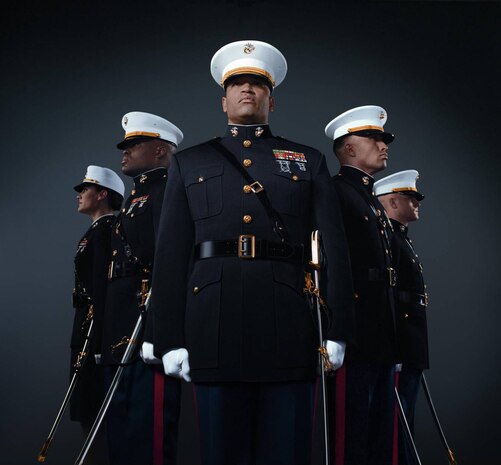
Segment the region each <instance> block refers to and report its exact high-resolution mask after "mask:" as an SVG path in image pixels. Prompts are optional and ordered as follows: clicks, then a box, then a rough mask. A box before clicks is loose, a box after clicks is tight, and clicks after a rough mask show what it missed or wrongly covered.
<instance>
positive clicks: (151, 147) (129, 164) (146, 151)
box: [122, 139, 158, 177]
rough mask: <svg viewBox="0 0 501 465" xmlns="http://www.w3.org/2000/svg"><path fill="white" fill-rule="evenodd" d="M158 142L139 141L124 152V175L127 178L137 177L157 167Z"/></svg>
mask: <svg viewBox="0 0 501 465" xmlns="http://www.w3.org/2000/svg"><path fill="white" fill-rule="evenodd" d="M157 146H158V144H157V141H155V140H144V139H143V140H139V141H138V142H136V143H134V140H131V141H130V145H128V146H127V147H126V148H124V149H123V150H122V173H123V174H125V175H127V176H132V177H134V176H137V175H138V174H141V173H144V172H145V171H148V170H151V169H153V168H156V167H157Z"/></svg>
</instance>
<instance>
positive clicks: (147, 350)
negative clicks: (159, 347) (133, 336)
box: [140, 341, 162, 365]
mask: <svg viewBox="0 0 501 465" xmlns="http://www.w3.org/2000/svg"><path fill="white" fill-rule="evenodd" d="M140 354H141V358H142V359H143V362H144V363H147V364H149V365H158V364H160V363H162V360H160V359H159V358H156V357H155V355H154V351H153V344H152V343H151V342H146V341H144V342H143V345H142V346H141V351H140Z"/></svg>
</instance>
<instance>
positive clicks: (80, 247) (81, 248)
mask: <svg viewBox="0 0 501 465" xmlns="http://www.w3.org/2000/svg"><path fill="white" fill-rule="evenodd" d="M88 243H89V241H88V240H87V238H86V237H84V238H83V239H82V240H81V241H80V242H79V243H78V247H77V253H82V252H83V251H84V250H85V248H86V247H87V244H88Z"/></svg>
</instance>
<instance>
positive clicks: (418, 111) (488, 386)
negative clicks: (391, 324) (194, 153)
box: [0, 0, 501, 465]
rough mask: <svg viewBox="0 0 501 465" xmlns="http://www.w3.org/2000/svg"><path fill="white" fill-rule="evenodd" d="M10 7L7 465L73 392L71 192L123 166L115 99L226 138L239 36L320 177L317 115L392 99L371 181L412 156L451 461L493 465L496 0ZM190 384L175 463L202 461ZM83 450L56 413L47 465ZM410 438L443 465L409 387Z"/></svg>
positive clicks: (6, 63)
mask: <svg viewBox="0 0 501 465" xmlns="http://www.w3.org/2000/svg"><path fill="white" fill-rule="evenodd" d="M3 13H4V14H3V22H2V30H1V31H0V34H1V50H0V51H1V55H0V57H1V63H2V71H1V82H2V86H1V88H0V94H1V102H2V109H1V115H0V118H1V119H0V128H1V130H2V134H3V140H2V147H1V160H2V165H1V166H2V169H1V171H0V185H1V186H2V200H1V202H0V217H1V218H2V226H1V228H0V234H1V240H0V244H1V252H0V253H1V256H0V258H1V262H2V267H1V279H0V286H1V296H2V303H3V305H2V308H3V311H2V321H3V323H2V334H1V336H0V344H1V354H2V374H3V377H2V384H1V388H0V399H1V403H2V414H1V420H0V422H1V423H0V426H1V431H0V451H1V453H0V463H2V464H9V465H16V464H28V463H35V457H36V455H37V453H38V451H39V448H40V446H41V445H42V443H43V441H44V439H45V437H46V435H47V433H48V430H49V427H50V425H51V424H52V421H53V418H54V416H55V413H56V411H57V408H58V406H59V403H60V401H61V400H62V397H63V394H64V392H65V389H66V383H67V379H68V364H69V348H68V345H69V338H70V328H71V325H72V318H73V315H72V309H71V302H70V295H71V289H72V280H73V276H72V275H73V256H74V253H75V250H76V244H77V242H78V240H79V239H80V237H81V235H82V234H83V233H84V231H85V230H86V228H87V227H88V225H89V224H90V220H89V218H87V217H85V216H83V215H79V214H78V213H77V211H76V201H75V193H74V192H73V190H72V187H73V186H74V185H75V184H76V183H77V182H79V181H80V180H81V178H82V177H83V175H84V173H85V169H86V167H87V165H89V164H98V165H102V166H108V167H111V168H114V169H116V170H119V166H120V153H119V151H118V150H117V149H116V148H115V144H116V142H118V141H119V140H120V139H121V137H122V136H123V131H122V128H121V124H120V121H121V117H122V115H123V114H124V113H126V112H128V111H133V110H141V111H147V112H152V113H157V114H159V115H162V116H164V117H166V118H167V119H169V120H171V121H172V122H174V123H175V124H176V125H178V126H179V127H180V128H181V129H182V130H183V132H184V134H185V140H184V142H183V144H182V146H183V147H187V146H190V145H192V144H196V143H199V142H201V141H204V140H206V139H208V138H210V137H213V136H215V135H219V134H221V132H222V131H223V129H224V126H225V117H224V114H223V113H222V112H221V110H220V103H219V102H220V97H221V95H222V93H221V90H220V89H219V87H218V86H217V85H216V84H215V83H214V82H213V80H212V78H211V76H210V73H209V63H210V59H211V57H212V55H213V53H214V52H215V51H216V50H217V49H218V48H219V47H221V46H223V45H224V44H226V43H228V42H231V41H234V40H241V39H256V40H264V41H268V42H270V43H272V44H273V45H275V46H276V47H278V48H279V49H280V50H281V51H282V52H283V53H284V55H285V56H286V58H287V61H288V65H289V72H288V75H287V78H286V80H285V81H284V83H283V84H282V85H281V86H280V87H279V88H278V89H277V90H276V100H277V107H276V111H275V113H274V114H272V117H271V125H272V129H273V131H274V132H275V133H276V134H278V135H283V136H285V137H288V138H290V139H292V140H296V141H299V142H302V143H305V144H309V145H313V146H315V147H317V148H319V149H320V150H322V151H323V152H324V153H326V155H327V156H328V158H329V164H330V168H331V171H332V173H335V172H336V171H337V162H336V161H335V159H334V158H333V156H332V152H331V142H330V141H329V140H328V139H327V138H326V137H325V136H324V133H323V129H324V127H325V125H326V123H328V122H329V121H330V120H331V119H332V118H334V117H335V116H336V115H338V114H339V113H341V112H343V111H345V110H347V109H349V108H352V107H354V106H358V105H365V104H378V105H381V106H383V107H384V108H385V109H386V110H387V111H388V114H389V118H388V123H387V125H386V128H387V129H388V130H390V131H393V132H394V133H395V134H396V136H397V137H396V140H395V142H394V143H393V144H392V145H391V147H390V162H389V168H388V169H387V171H386V172H385V173H384V174H390V173H393V172H395V171H398V170H402V169H410V168H414V169H417V170H418V171H419V172H420V175H421V178H420V180H419V188H420V189H421V190H422V191H423V192H424V193H425V194H426V199H425V200H424V202H423V205H422V212H421V216H422V219H421V220H420V222H419V223H417V224H413V225H412V227H411V235H412V237H413V239H414V243H415V245H416V247H417V249H418V251H419V253H420V257H421V258H422V261H423V262H424V266H425V277H426V280H427V282H428V288H429V292H430V295H431V304H430V307H429V314H428V316H429V330H430V344H431V345H430V351H431V362H432V369H431V370H430V371H429V372H428V374H427V375H428V381H429V384H430V387H431V389H432V392H433V394H434V397H435V402H436V404H437V407H438V411H439V414H440V416H441V419H442V423H443V426H444V428H445V431H446V433H447V435H448V439H449V442H450V444H451V446H452V448H453V450H454V451H455V453H456V455H457V458H458V461H459V463H460V464H461V465H468V464H470V465H474V464H475V465H476V464H482V465H488V464H493V463H495V459H496V452H497V446H498V445H499V444H498V443H499V440H500V439H501V437H500V436H501V435H500V427H499V425H498V418H499V415H500V408H499V404H500V402H499V399H498V395H499V393H500V389H501V379H500V378H501V377H500V369H499V361H498V356H499V352H500V351H499V348H498V346H499V345H498V342H497V340H496V339H497V338H496V336H497V333H498V330H499V329H498V328H499V326H500V323H501V318H500V313H501V312H500V308H499V301H500V297H501V295H500V287H501V286H500V285H499V267H500V259H501V257H500V252H499V247H498V229H499V226H500V220H499V205H498V204H499V198H500V193H501V192H500V182H499V176H500V174H499V168H500V163H499V156H500V153H499V126H500V119H499V111H500V91H499V85H500V73H499V64H500V63H499V53H500V47H499V45H500V43H499V19H500V4H499V2H379V1H372V2H319V1H313V0H312V1H308V2H304V4H295V3H292V2H285V1H284V2H279V1H276V2H263V1H257V0H256V1H252V0H248V1H230V0H228V1H217V2H211V3H210V4H208V2H202V1H199V2H196V1H185V2H166V1H164V2H161V1H143V2H135V3H133V4H132V3H128V2H124V1H122V2H115V1H101V2H97V1H93V0H90V1H86V2H84V1H76V2H68V1H66V2H26V1H20V2H19V1H18V2H16V3H15V4H11V5H10V6H8V7H7V8H6V9H4V10H3ZM377 177H378V178H379V177H381V174H380V175H378V176H377ZM124 181H125V182H126V185H127V186H128V187H127V189H129V186H130V180H129V179H124ZM184 394H185V397H184V404H185V411H184V414H183V418H182V423H181V450H180V457H181V458H180V464H182V465H184V464H189V465H195V464H196V463H197V457H198V455H197V454H198V452H197V446H196V430H195V428H194V426H193V409H192V404H191V389H190V387H188V386H187V387H186V389H185V391H184ZM81 443H82V441H81V438H80V437H79V431H78V428H77V426H76V425H75V424H72V423H70V422H69V421H68V420H67V419H66V418H65V420H64V421H63V424H62V425H61V430H60V431H59V433H58V435H57V436H56V440H55V443H54V444H53V447H52V451H51V453H50V455H49V458H48V460H47V463H51V464H54V465H57V464H68V463H73V460H74V458H75V457H76V455H77V452H78V451H79V448H80V445H81ZM417 444H418V447H419V450H420V451H421V455H422V458H423V463H426V464H428V465H435V464H437V465H439V464H445V463H447V462H446V459H445V455H444V453H443V451H442V450H441V446H440V443H439V441H438V436H437V434H436V431H435V429H434V425H433V423H432V420H431V417H430V415H429V412H428V411H427V409H426V405H425V404H424V402H423V401H422V398H421V401H420V404H419V411H418V422H417ZM497 462H498V461H496V463H497Z"/></svg>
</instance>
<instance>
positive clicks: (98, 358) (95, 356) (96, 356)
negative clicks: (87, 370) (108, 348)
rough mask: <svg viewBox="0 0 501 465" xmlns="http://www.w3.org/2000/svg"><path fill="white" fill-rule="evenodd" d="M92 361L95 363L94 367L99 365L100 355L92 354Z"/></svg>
mask: <svg viewBox="0 0 501 465" xmlns="http://www.w3.org/2000/svg"><path fill="white" fill-rule="evenodd" d="M94 360H95V361H96V365H101V354H94Z"/></svg>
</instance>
